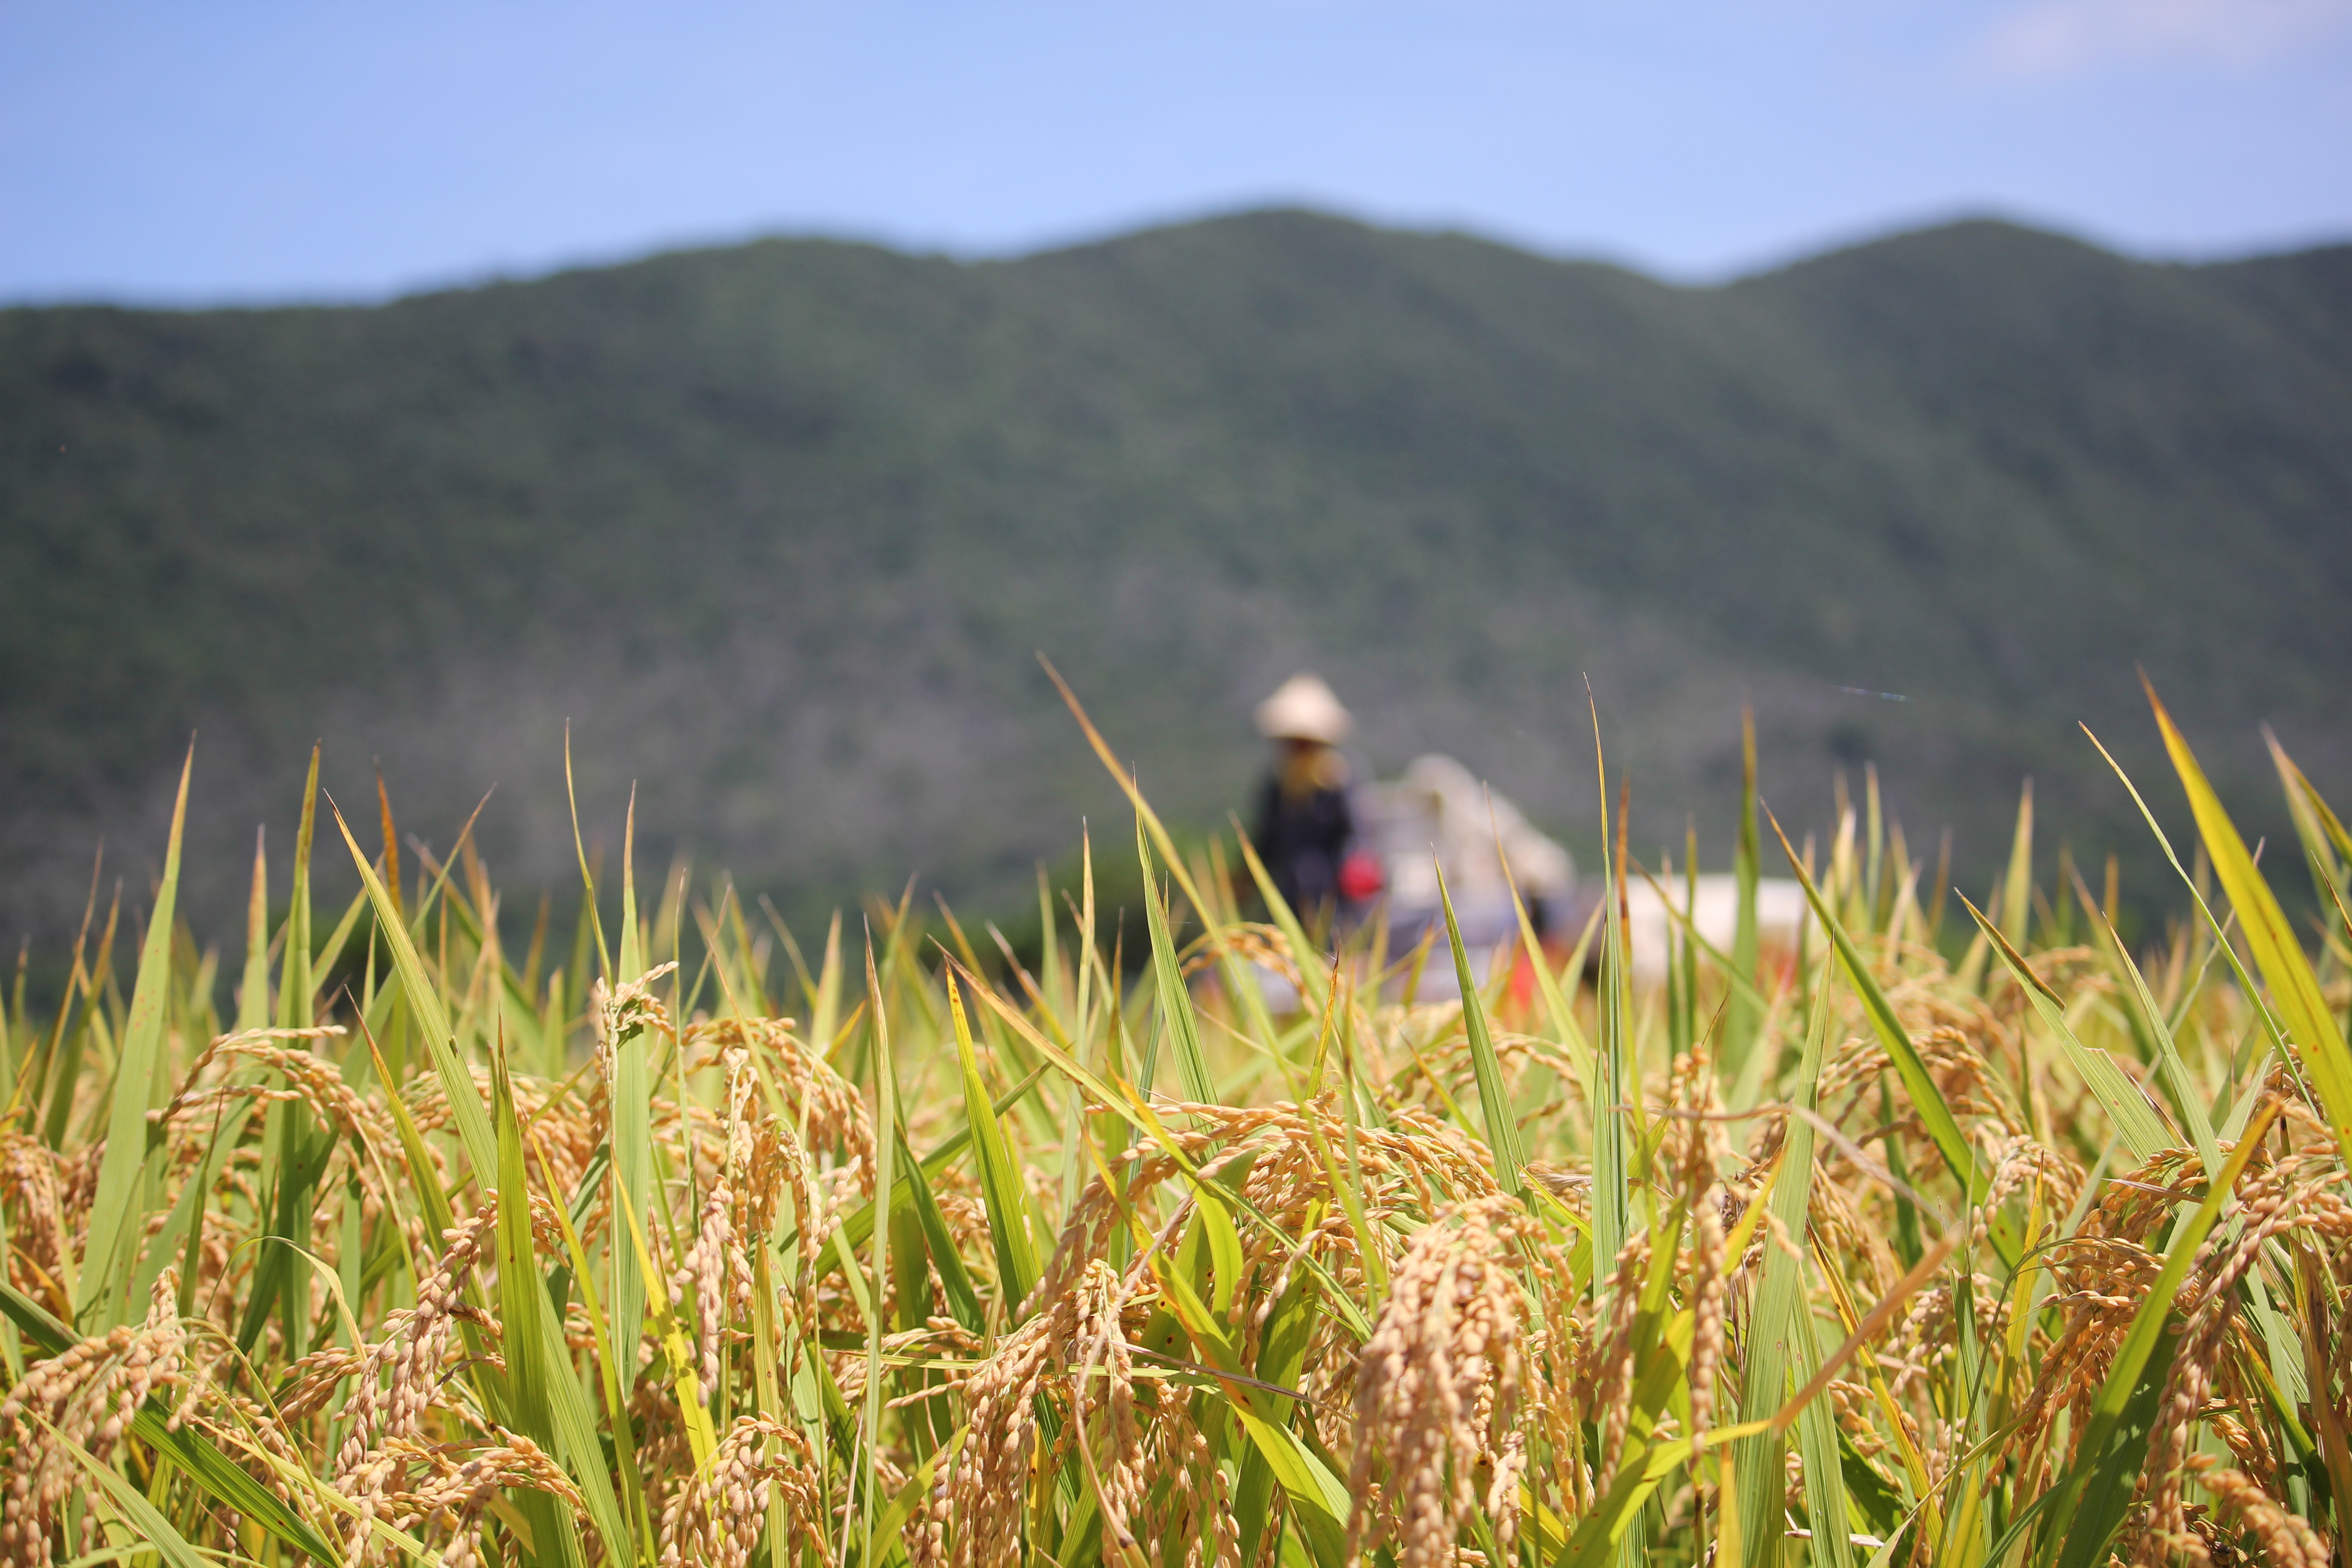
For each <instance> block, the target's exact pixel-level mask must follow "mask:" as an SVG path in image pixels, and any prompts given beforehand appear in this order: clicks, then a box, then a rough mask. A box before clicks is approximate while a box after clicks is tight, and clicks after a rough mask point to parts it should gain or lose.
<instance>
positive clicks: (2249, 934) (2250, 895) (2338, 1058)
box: [2147, 687, 2352, 1159]
mask: <svg viewBox="0 0 2352 1568" xmlns="http://www.w3.org/2000/svg"><path fill="white" fill-rule="evenodd" d="M2147 700H2148V706H2149V707H2151V708H2152V709H2154V710H2155V711H2156V722H2157V727H2158V729H2160V730H2161V731H2163V732H2164V748H2165V750H2166V752H2168V753H2170V755H2171V758H2172V766H2173V770H2174V771H2175V772H2176V773H2179V775H2180V784H2181V787H2182V788H2183V789H2185V790H2187V791H2188V792H2189V809H2190V810H2191V811H2193V812H2194V813H2195V814H2196V816H2197V830H2198V832H2199V833H2200V835H2202V836H2203V837H2204V840H2205V850H2206V853H2207V854H2209V855H2210V856H2211V857H2212V859H2213V871H2214V874H2215V875H2216V876H2217V877H2218V878H2220V879H2221V887H2222V889H2223V890H2224V891H2225V892H2227V893H2228V894H2229V896H2230V907H2231V909H2233V910H2236V911H2237V914H2238V926H2239V929H2240V930H2241V931H2244V932H2245V935H2246V946H2247V948H2248V949H2249V950H2250V951H2252V953H2253V955H2254V963H2255V966H2256V967H2257V968H2259V969H2260V970H2261V971H2262V974H2263V980H2264V981H2265V982H2267V983H2268V984H2269V986H2270V992H2271V997H2272V1001H2273V1005H2274V1006H2275V1007H2276V1008H2277V1010H2278V1015H2279V1021H2280V1023H2282V1024H2284V1026H2285V1027H2286V1032H2287V1036H2288V1037H2289V1038H2290V1039H2291V1040H2292V1041H2293V1042H2294V1044H2295V1045H2297V1046H2299V1047H2302V1056H2303V1064H2304V1068H2305V1071H2307V1072H2309V1073H2310V1074H2311V1080H2312V1083H2313V1085H2314V1086H2315V1088H2316V1089H2318V1090H2319V1098H2320V1102H2321V1105H2322V1108H2323V1109H2324V1110H2326V1113H2327V1120H2328V1123H2329V1125H2330V1126H2331V1127H2333V1128H2334V1129H2335V1131H2336V1142H2338V1143H2339V1144H2341V1145H2342V1147H2343V1149H2344V1151H2345V1155H2346V1157H2347V1159H2352V1047H2347V1045H2346V1043H2345V1038H2344V1030H2343V1027H2342V1026H2340V1025H2338V1024H2337V1023H2336V1015H2335V1013H2334V1012H2333V1011H2332V1010H2330V1008H2329V1007H2328V1005H2327V998H2326V995H2325V994H2323V993H2322V991H2321V990H2320V986H2319V976H2318V975H2317V973H2315V972H2314V971H2313V969H2312V967H2311V960H2310V959H2309V958H2307V957H2305V954H2304V951H2303V944H2302V943H2301V942H2298V941H2297V940H2296V938H2295V934H2294V926H2293V925H2292V924H2290V923H2289V922H2288V921H2287V918H2286V911H2285V910H2283V909H2281V908H2280V907H2279V901H2278V897H2277V895H2276V894H2274V893H2273V892H2272V891H2271V889H2270V884H2269V883H2267V882H2265V881H2264V880H2263V876H2262V873H2261V871H2260V870H2258V869H2256V868H2255V866H2254V858H2253V856H2252V854H2251V853H2250V852H2249V851H2248V850H2247V848H2246V841H2245V840H2244V839H2243V838H2242V837H2239V836H2238V830H2237V828H2236V826H2234V825H2233V824H2231V821H2230V816H2229V813H2228V812H2226V811H2224V810H2223V809H2222V807H2221V796H2219V795H2215V794H2214V793H2213V786H2212V785H2211V784H2208V783H2207V782H2206V779H2205V772H2204V770H2203V769H2202V768H2200V766H2198V763H2197V757H2196V754H2195V753H2194V752H2191V751H2189V742H2188V741H2187V740H2186V739H2185V738H2184V737H2183V736H2182V735H2181V733H2180V731H2179V728H2178V727H2177V726H2176V725H2174V723H2173V722H2172V715H2171V714H2169V713H2168V712H2166V711H2165V708H2164V704H2163V703H2162V702H2160V701H2158V700H2157V696H2156V689H2155V688H2154V687H2149V688H2148V689H2147Z"/></svg>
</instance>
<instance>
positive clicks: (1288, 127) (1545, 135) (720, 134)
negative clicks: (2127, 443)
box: [0, 0, 2352, 302]
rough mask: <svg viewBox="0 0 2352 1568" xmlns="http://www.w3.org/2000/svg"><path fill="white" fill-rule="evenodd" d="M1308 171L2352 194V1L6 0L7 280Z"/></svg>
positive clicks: (926, 224)
mask: <svg viewBox="0 0 2352 1568" xmlns="http://www.w3.org/2000/svg"><path fill="white" fill-rule="evenodd" d="M1271 202H1304V203H1311V204H1314V205H1321V206H1325V207H1329V208H1333V209H1336V210H1339V211H1342V212H1348V213H1352V214H1357V215H1360V216H1365V217H1369V218H1373V219H1376V220H1380V221H1384V222H1394V223H1401V224H1409V225H1423V226H1428V225H1454V226H1463V227H1467V228H1471V229H1475V230H1478V231H1480V232H1483V233H1486V234H1490V235H1494V236H1496V237H1501V238H1505V239H1507V240H1512V241H1515V242H1517V243H1522V244H1526V245H1529V246H1532V247H1538V248H1540V249H1544V250H1547V251H1551V252H1555V253H1559V254H1577V255H1600V256H1605V257H1611V258H1617V259H1621V260H1624V261H1627V262H1630V263H1632V264H1633V265H1636V266H1641V267H1643V268H1649V269H1652V270H1654V271H1660V272H1664V273H1666V274H1668V275H1671V276H1675V277H1681V278H1692V279H1703V278H1713V277H1721V276H1725V275H1727V274H1730V273H1733V272H1736V271H1738V270H1741V269H1745V268H1753V267H1756V266H1759V265H1763V264H1768V263H1769V262H1771V261H1774V260H1777V259H1780V258H1787V257H1790V256H1793V255H1795V254H1798V253H1801V252H1803V251H1805V250H1809V249H1812V248H1817V247H1822V246H1823V245H1827V244H1832V243H1835V242H1838V241H1841V240H1845V239H1851V238H1855V237H1862V236H1866V235H1869V234H1873V233H1876V232H1881V231H1884V230H1886V229H1889V228H1893V227H1898V226H1906V225H1910V224H1915V223H1919V222H1925V221H1932V220H1934V219H1937V218H1940V217H1946V216H1953V215H1956V214H1960V213H1979V212H1994V213H2000V214H2004V215H2009V216H2018V217H2021V218H2024V219H2026V220H2028V221H2033V222H2041V223H2045V224H2049V225H2052V226H2059V227H2063V228H2066V229H2069V230H2071V231H2073V232H2075V233H2079V234H2082V235H2084V236H2086V237H2091V238H2095V239H2097V240H2100V241H2103V242H2105V243H2108V244H2113V245H2116V246H2119V247H2124V248H2126V249H2130V250H2133V251H2136V252H2138V253H2142V254H2149V255H2162V256H2189V257H2202V256H2214V255H2229V254H2237V253H2242V252H2245V251H2249V250H2254V249H2262V248H2269V247H2278V246H2284V245H2291V244H2297V243H2307V242H2311V241H2314V240H2318V239H2332V238H2343V237H2352V0H1917V3H1913V4H1895V3H1891V0H1786V3H1773V0H1748V3H1746V4H1728V3H1720V0H1649V3H1647V4H1617V3H1606V0H1591V3H1579V0H1554V3H1551V4H1546V5H1535V4H1521V3H1517V0H1418V3H1411V0H1397V3H1393V4H1377V3H1356V0H1257V3H1252V4H1242V3H1235V0H1188V3H1186V4H1181V5H1161V4H1152V5H1145V4H1122V3H1119V0H1093V3H1090V4H1051V3H1036V4H1024V3H1016V4H1003V5H948V4H925V3H919V0H914V3H909V0H862V3H860V4H856V5H825V6H810V5H792V4H769V5H730V4H698V3H694V0H675V3H672V4H666V5H610V4H598V3H595V0H576V3H573V4H568V5H538V4H502V3H499V0H472V3H469V4H444V3H442V0H407V3H405V4H403V5H346V4H333V3H323V4H306V5H286V4H268V3H245V0H206V3H204V4H187V3H185V0H179V3H174V4H168V5H166V4H156V5H131V4H105V3H96V0H92V3H79V4H52V3H49V0H0V299H8V300H54V299H73V298H110V299H129V300H157V301H173V302H206V301H215V300H271V299H289V298H311V299H319V298H374V297H381V296H383V295H385V294H388V293H391V292H395V291H398V290H401V289H412V288H416V287H420V286H425V285H430V284H436V283H444V282H453V281H465V280H469V279H479V278H483V277H487V276H492V275H499V274H514V273H528V272H535V271H541V270H545V269H548V268H552V267H556V266H560V265H565V264H570V263H573V262H579V261H590V260H598V259H604V258H617V257H624V256H630V255H635V254H639V253H642V252H644V251H646V250H650V249H654V248H658V247H665V246H670V245H676V244H681V243H699V242H709V241H721V240H727V239H731V238H737V237H745V236H749V235H752V234H758V233H772V232H785V233H825V234H837V235H850V236H856V237H870V238H876V239H881V240H885V241H888V242H890V243H894V244H899V245H905V246H911V247H923V248H945V249H949V250H953V251H956V252H960V253H966V254H1002V253H1008V252H1014V251H1020V250H1024V249H1031V248H1035V247H1041V246H1046V245H1052V244H1057V243H1063V242H1066V241H1069V240H1072V239H1079V238H1085V237H1092V236H1095V235H1099V234H1104V233H1108V232H1111V231H1114V230H1117V229H1120V228H1124V227H1128V226H1134V225H1137V224H1139V223H1144V222H1151V221H1160V220H1166V219H1170V218H1175V217H1183V216H1193V215H1197V214H1201V213H1204V212H1213V211H1218V210H1224V209H1230V208H1234V207H1237V206H1244V205H1260V204H1265V203H1271Z"/></svg>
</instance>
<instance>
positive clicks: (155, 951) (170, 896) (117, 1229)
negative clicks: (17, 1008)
mask: <svg viewBox="0 0 2352 1568" xmlns="http://www.w3.org/2000/svg"><path fill="white" fill-rule="evenodd" d="M195 765H196V748H195V746H194V743H193V742H191V743H190V745H189V747H188V755H187V759H186V760H185V761H184V762H183V763H181V764H180V790H179V794H178V795H176V796H175V797H174V798H173V803H172V835H171V837H170V839H169V840H168V841H167V843H166V845H165V847H164V850H163V881H162V883H161V884H160V885H159V886H158V887H157V888H156V889H155V907H154V909H153V910H152V911H151V912H150V913H149V915H148V918H147V941H146V944H145V946H144V947H143V948H142V951H141V952H140V954H139V974H138V978H137V979H136V980H135V981H133V982H132V984H131V1016H130V1020H129V1022H128V1023H127V1024H125V1025H124V1026H123V1030H122V1053H121V1057H120V1058H118V1059H117V1061H116V1064H115V1069H114V1094H113V1101H112V1103H111V1105H110V1107H109V1109H108V1110H107V1118H106V1154H105V1157H104V1159H103V1160H102V1161H101V1162H100V1165H99V1168H98V1192H97V1194H96V1195H95V1196H94V1197H92V1199H91V1200H90V1208H89V1245H88V1247H87V1248H86V1250H85V1251H84V1253H83V1255H82V1265H81V1294H80V1298H79V1300H77V1301H76V1302H75V1303H74V1315H75V1316H76V1317H77V1318H79V1319H81V1320H82V1321H84V1322H86V1323H88V1324H89V1325H90V1326H92V1327H94V1328H99V1329H106V1328H111V1327H112V1326H113V1325H114V1323H115V1322H116V1321H119V1320H120V1318H121V1313H122V1311H123V1309H124V1292H123V1289H122V1287H123V1282H124V1280H125V1279H128V1278H129V1277H130V1273H131V1262H132V1254H133V1253H134V1252H135V1251H136V1250H137V1241H138V1229H137V1227H138V1225H139V1223H140V1221H141V1220H142V1219H143V1218H144V1217H145V1215H146V1207H147V1204H146V1197H147V1189H148V1187H149V1185H150V1172H149V1168H148V1167H149V1159H150V1155H151V1152H152V1151H151V1147H150V1146H151V1144H152V1143H155V1142H158V1140H157V1139H156V1138H154V1137H152V1136H151V1134H150V1130H149V1127H148V1124H147V1110H148V1107H149V1105H150V1103H151V1102H152V1100H153V1097H154V1094H155V1089H156V1084H157V1079H158V1076H159V1075H160V1074H161V1072H162V1071H163V1023H164V1019H163V1010H164V1006H165V1004H166V1003H167V1001H168V1000H169V993H170V990H171V985H172V922H173V917H174V913H175V910H176V909H177V906H178V901H179V892H180V836H181V831H182V829H183V828H184V827H185V826H186V825H187V819H188V777H189V774H190V773H193V772H194V769H195Z"/></svg>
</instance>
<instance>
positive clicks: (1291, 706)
mask: <svg viewBox="0 0 2352 1568" xmlns="http://www.w3.org/2000/svg"><path fill="white" fill-rule="evenodd" d="M1350 722H1351V721H1350V720H1349V717H1348V710H1346V709H1345V708H1342V707H1340V706H1339V699H1338V698H1337V697H1334V696H1333V695H1332V694H1331V689H1330V688H1329V687H1328V686H1326V685H1324V684H1323V678H1322V677H1321V676H1318V675H1309V674H1307V673H1305V672H1304V671H1302V672H1300V673H1299V674H1297V675H1294V676H1292V677H1291V678H1290V679H1288V680H1286V681H1284V682H1283V683H1282V685H1281V687H1280V689H1277V690H1276V692H1275V694H1274V695H1273V696H1271V697H1269V698H1267V699H1266V700H1265V701H1263V702H1261V703H1259V704H1258V705H1257V731H1258V733H1259V734H1261V735H1264V736H1265V737H1266V738H1267V739H1269V740H1276V741H1320V742H1323V744H1325V745H1327V746H1336V745H1338V744H1339V742H1341V741H1343V740H1345V739H1347V736H1348V729H1349V723H1350Z"/></svg>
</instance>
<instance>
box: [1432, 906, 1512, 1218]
mask: <svg viewBox="0 0 2352 1568" xmlns="http://www.w3.org/2000/svg"><path fill="white" fill-rule="evenodd" d="M1437 900H1438V902H1439V903H1440V904H1441V905H1442V906H1443V907H1444V910H1445V940H1446V942H1448V943H1449V944H1450V945H1451V946H1452V947H1453V949H1454V977H1455V979H1456V981H1457V982H1459V984H1461V987H1462V1027H1463V1029H1464V1031H1465V1033H1467V1035H1468V1036H1469V1039H1470V1067H1471V1070H1472V1071H1473V1072H1475V1074H1476V1075H1477V1078H1478V1110H1479V1113H1480V1114H1481V1115H1482V1116H1484V1117H1485V1119H1486V1146H1487V1147H1488V1148H1489V1149H1491V1150H1493V1151H1494V1154H1495V1180H1496V1182H1498V1183H1499V1184H1501V1185H1502V1188H1503V1190H1504V1191H1505V1192H1507V1193H1508V1194H1511V1195H1512V1196H1513V1197H1517V1196H1519V1195H1520V1194H1522V1193H1523V1192H1524V1191H1525V1190H1526V1187H1527V1175H1526V1171H1527V1163H1528V1156H1527V1150H1526V1147H1525V1145H1524V1144H1523V1143H1522V1142H1521V1141H1520V1138H1519V1123H1518V1118H1517V1116H1516V1115H1515V1114H1513V1112H1512V1110H1511V1096H1510V1090H1509V1089H1508V1087H1507V1085H1506V1084H1505V1083H1504V1081H1503V1064H1502V1061H1501V1058H1498V1057H1496V1054H1495V1037H1494V1035H1493V1034H1492V1033H1491V1032H1489V1030H1488V1029H1487V1027H1486V1006H1485V1005H1484V1004H1482V1003H1481V1002H1480V1001H1479V999H1478V986H1477V984H1476V983H1475V981H1474V980H1473V979H1472V977H1471V974H1470V955H1469V953H1468V952H1465V950H1464V948H1463V946H1462V927H1461V925H1460V923H1459V922H1457V921H1455V920H1454V898H1453V895H1452V894H1450V893H1448V892H1447V891H1446V889H1445V868H1444V867H1443V866H1440V867H1438V868H1437Z"/></svg>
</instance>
